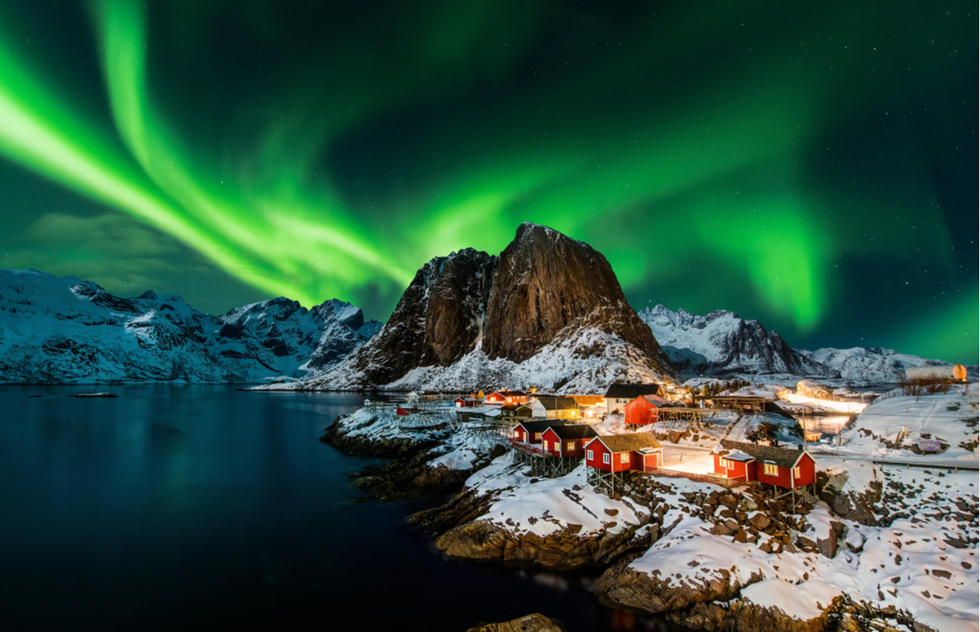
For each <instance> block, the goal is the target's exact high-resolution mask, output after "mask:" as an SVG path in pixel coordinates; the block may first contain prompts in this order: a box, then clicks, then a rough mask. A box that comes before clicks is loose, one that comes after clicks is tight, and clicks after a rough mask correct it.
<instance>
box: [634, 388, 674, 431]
mask: <svg viewBox="0 0 980 632" xmlns="http://www.w3.org/2000/svg"><path fill="white" fill-rule="evenodd" d="M669 403H670V402H668V401H667V400H666V399H664V398H663V397H660V396H659V395H640V396H639V397H637V398H636V399H634V400H633V401H631V402H630V403H628V404H626V406H624V407H623V410H624V412H625V416H626V425H628V426H645V425H647V424H655V423H657V409H659V408H660V407H661V406H665V405H667V404H669Z"/></svg>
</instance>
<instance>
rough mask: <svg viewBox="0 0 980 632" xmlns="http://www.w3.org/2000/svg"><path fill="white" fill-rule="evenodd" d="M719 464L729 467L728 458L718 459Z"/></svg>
mask: <svg viewBox="0 0 980 632" xmlns="http://www.w3.org/2000/svg"><path fill="white" fill-rule="evenodd" d="M718 464H719V465H721V467H723V468H725V467H728V460H727V459H718Z"/></svg>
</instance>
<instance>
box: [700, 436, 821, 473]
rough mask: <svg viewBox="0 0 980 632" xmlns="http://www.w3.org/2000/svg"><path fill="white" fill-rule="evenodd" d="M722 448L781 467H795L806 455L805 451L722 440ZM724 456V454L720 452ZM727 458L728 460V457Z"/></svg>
mask: <svg viewBox="0 0 980 632" xmlns="http://www.w3.org/2000/svg"><path fill="white" fill-rule="evenodd" d="M721 446H722V447H723V448H725V449H726V450H738V451H740V452H744V453H746V454H749V455H751V456H753V457H755V458H756V459H758V460H760V461H764V462H766V463H775V464H776V465H779V466H781V467H793V466H794V465H796V462H797V461H799V460H800V456H801V455H803V454H805V453H806V452H805V451H804V450H791V449H789V448H773V447H771V446H767V445H757V444H755V443H744V442H742V441H728V440H726V439H722V441H721ZM719 454H724V452H719ZM725 458H728V457H727V456H726V457H725Z"/></svg>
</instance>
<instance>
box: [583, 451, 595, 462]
mask: <svg viewBox="0 0 980 632" xmlns="http://www.w3.org/2000/svg"><path fill="white" fill-rule="evenodd" d="M585 457H586V458H587V459H589V460H590V461H591V460H592V459H594V458H595V457H594V456H593V455H592V450H589V451H588V453H587V454H586V455H585Z"/></svg>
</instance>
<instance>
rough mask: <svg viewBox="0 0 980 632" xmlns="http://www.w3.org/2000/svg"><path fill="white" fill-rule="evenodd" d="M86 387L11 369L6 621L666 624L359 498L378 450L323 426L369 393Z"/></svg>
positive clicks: (65, 625) (4, 516)
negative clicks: (329, 436) (447, 547)
mask: <svg viewBox="0 0 980 632" xmlns="http://www.w3.org/2000/svg"><path fill="white" fill-rule="evenodd" d="M84 390H92V389H91V388H90V387H70V386H69V387H64V386H56V387H45V386H8V387H0V411H3V412H2V415H0V630H52V629H72V630H79V629H97V630H132V629H139V630H171V629H175V628H186V629H203V628H208V629H214V628H217V629H269V630H274V629H312V628H318V629H321V628H324V627H326V628H329V629H349V630H355V629H356V630H361V629H385V628H392V629H396V628H397V629H399V630H425V631H426V632H433V631H434V632H438V631H439V630H465V629H467V628H468V627H470V626H472V625H475V624H476V623H478V622H480V621H506V620H510V619H514V618H517V617H518V616H522V615H524V614H528V613H530V612H543V613H545V614H547V615H548V616H554V617H557V618H558V619H560V620H562V621H564V622H565V623H566V624H567V626H568V628H569V629H570V630H598V631H601V630H621V629H628V628H623V627H622V626H623V625H626V623H625V622H626V621H627V619H628V620H629V621H632V622H633V623H630V625H633V626H634V627H633V628H629V629H636V630H648V629H656V628H655V627H650V626H653V625H655V624H653V623H651V622H650V621H648V620H646V619H643V618H636V617H633V616H632V615H630V616H629V617H626V618H625V619H623V618H622V617H623V616H624V615H621V614H617V611H615V610H611V609H608V608H605V607H603V606H601V605H599V604H598V602H597V601H596V599H595V597H594V596H593V595H591V593H589V592H588V590H587V587H586V586H585V584H586V583H587V579H585V578H583V577H581V576H576V575H567V576H566V575H550V576H549V575H541V574H525V575H522V574H520V573H516V572H513V571H508V570H504V569H500V568H494V567H486V566H478V565H472V564H464V563H460V562H452V561H446V560H444V559H443V558H442V557H441V555H439V554H435V553H433V552H432V551H431V550H430V548H429V546H428V545H429V544H430V542H431V539H430V536H428V535H426V534H422V533H419V532H418V531H416V530H414V529H410V528H408V527H407V526H406V525H405V523H404V518H405V516H406V515H407V514H408V513H410V512H411V511H413V510H416V509H419V508H422V507H423V506H424V502H423V501H418V500H416V501H411V502H406V503H380V502H362V503H354V502H351V500H352V499H354V498H356V497H357V496H358V495H359V492H358V491H357V490H355V489H353V488H352V487H351V486H350V484H349V475H350V474H351V473H352V472H353V471H355V470H357V469H360V468H362V467H364V466H366V465H368V464H369V463H372V462H375V461H374V460H369V459H360V458H354V457H348V456H345V455H343V454H340V453H339V452H337V451H335V450H333V449H332V448H330V447H328V446H325V445H324V444H322V443H321V442H319V441H318V438H319V437H320V435H321V434H322V433H323V428H324V427H325V426H327V425H329V424H330V423H331V422H332V421H333V419H334V418H335V417H336V416H337V415H339V414H342V413H345V412H349V411H351V410H353V409H354V408H356V407H357V406H359V405H360V404H361V403H362V402H363V399H364V398H363V396H362V395H345V394H337V393H333V394H323V393H315V394H257V393H240V392H237V391H236V390H235V389H234V388H233V387H225V386H197V385H189V386H169V385H159V386H106V387H99V389H98V390H106V391H109V392H112V393H114V394H116V395H118V396H119V397H118V398H117V399H98V398H94V399H78V398H72V397H71V395H73V394H75V393H77V392H80V391H84ZM36 395H43V397H32V396H36ZM381 603H383V604H384V607H379V604H381ZM419 604H438V608H428V609H426V610H424V611H421V612H420V611H419V609H418V605H419ZM406 613H412V616H411V617H407V616H406Z"/></svg>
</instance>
